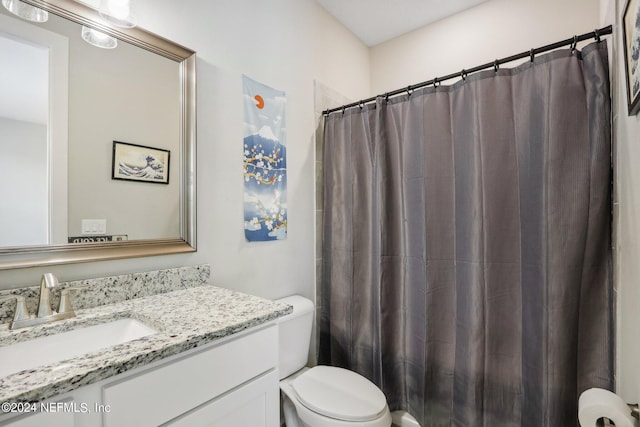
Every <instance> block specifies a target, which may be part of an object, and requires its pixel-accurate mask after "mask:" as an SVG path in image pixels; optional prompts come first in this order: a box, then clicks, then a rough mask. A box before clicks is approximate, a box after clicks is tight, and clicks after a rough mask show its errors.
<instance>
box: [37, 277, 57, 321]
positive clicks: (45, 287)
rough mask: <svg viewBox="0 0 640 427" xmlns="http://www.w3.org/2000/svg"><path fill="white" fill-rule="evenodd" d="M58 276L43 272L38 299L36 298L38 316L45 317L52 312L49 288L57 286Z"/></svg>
mask: <svg viewBox="0 0 640 427" xmlns="http://www.w3.org/2000/svg"><path fill="white" fill-rule="evenodd" d="M58 285H59V283H58V278H57V277H56V276H54V275H53V273H44V274H43V275H42V281H41V282H40V299H39V300H38V317H47V316H51V315H52V314H54V311H53V310H51V292H50V291H49V289H51V288H55V287H56V286H58Z"/></svg>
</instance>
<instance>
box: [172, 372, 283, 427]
mask: <svg viewBox="0 0 640 427" xmlns="http://www.w3.org/2000/svg"><path fill="white" fill-rule="evenodd" d="M279 405H280V387H279V385H278V374H277V372H276V371H272V372H271V373H268V374H265V375H263V376H262V377H260V378H258V379H256V380H253V381H251V382H250V383H248V384H245V385H243V386H241V387H239V388H237V389H235V390H234V391H232V392H231V393H228V394H225V395H224V396H222V397H220V398H218V399H214V400H213V401H211V402H209V403H205V404H204V405H202V406H200V407H199V408H196V409H195V410H193V411H190V412H189V413H187V414H185V415H183V416H181V417H179V418H178V419H176V420H173V421H170V422H168V423H166V424H164V425H163V426H171V427H247V426H251V427H278V426H279V425H280V406H279Z"/></svg>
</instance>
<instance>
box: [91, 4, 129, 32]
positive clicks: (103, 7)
mask: <svg viewBox="0 0 640 427" xmlns="http://www.w3.org/2000/svg"><path fill="white" fill-rule="evenodd" d="M98 12H99V13H100V16H101V17H102V19H104V20H105V21H107V22H109V23H110V24H113V25H115V26H117V27H123V28H133V27H135V26H136V15H135V13H134V10H133V0H100V8H99V9H98Z"/></svg>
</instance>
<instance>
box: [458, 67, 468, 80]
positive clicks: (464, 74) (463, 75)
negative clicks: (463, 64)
mask: <svg viewBox="0 0 640 427" xmlns="http://www.w3.org/2000/svg"><path fill="white" fill-rule="evenodd" d="M460 77H462V80H467V72H466V71H465V70H464V69H462V71H460Z"/></svg>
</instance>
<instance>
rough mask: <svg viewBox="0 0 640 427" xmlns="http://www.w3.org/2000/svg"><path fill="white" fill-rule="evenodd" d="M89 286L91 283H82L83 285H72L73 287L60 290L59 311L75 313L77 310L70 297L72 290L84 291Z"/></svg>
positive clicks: (60, 312)
mask: <svg viewBox="0 0 640 427" xmlns="http://www.w3.org/2000/svg"><path fill="white" fill-rule="evenodd" d="M88 288H89V285H82V286H72V287H69V288H66V289H63V290H62V291H61V292H60V305H59V306H58V313H59V314H62V313H73V314H74V315H75V312H74V311H73V307H72V306H71V299H70V298H69V294H70V293H71V292H72V291H82V290H84V289H88Z"/></svg>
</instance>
